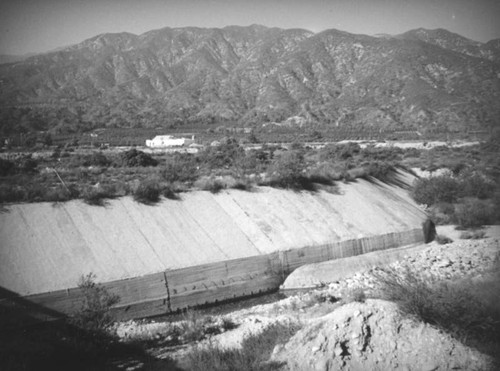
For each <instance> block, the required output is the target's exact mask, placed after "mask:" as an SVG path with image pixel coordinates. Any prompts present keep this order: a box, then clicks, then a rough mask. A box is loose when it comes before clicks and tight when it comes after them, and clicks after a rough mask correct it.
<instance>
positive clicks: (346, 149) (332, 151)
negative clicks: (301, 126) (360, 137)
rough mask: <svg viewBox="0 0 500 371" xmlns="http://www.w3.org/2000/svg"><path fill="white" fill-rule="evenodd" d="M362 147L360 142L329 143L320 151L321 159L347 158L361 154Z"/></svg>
mask: <svg viewBox="0 0 500 371" xmlns="http://www.w3.org/2000/svg"><path fill="white" fill-rule="evenodd" d="M360 151H361V147H360V146H359V144H358V143H353V142H348V143H345V144H328V145H326V146H325V147H324V148H322V149H321V151H320V159H321V160H323V161H325V160H330V161H331V160H346V159H348V158H352V157H354V156H355V155H357V154H359V153H360Z"/></svg>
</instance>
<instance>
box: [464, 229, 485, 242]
mask: <svg viewBox="0 0 500 371" xmlns="http://www.w3.org/2000/svg"><path fill="white" fill-rule="evenodd" d="M485 237H486V232H485V231H482V230H475V231H463V232H462V233H460V238H461V239H463V240H480V239H482V238H485Z"/></svg>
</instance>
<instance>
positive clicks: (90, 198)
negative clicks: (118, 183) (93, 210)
mask: <svg viewBox="0 0 500 371" xmlns="http://www.w3.org/2000/svg"><path fill="white" fill-rule="evenodd" d="M81 197H82V199H83V201H84V202H85V203H87V204H89V205H97V206H104V205H105V200H106V199H112V198H115V197H116V189H115V187H113V186H101V185H99V186H97V187H95V186H94V187H89V188H86V189H84V190H83V192H82V193H81Z"/></svg>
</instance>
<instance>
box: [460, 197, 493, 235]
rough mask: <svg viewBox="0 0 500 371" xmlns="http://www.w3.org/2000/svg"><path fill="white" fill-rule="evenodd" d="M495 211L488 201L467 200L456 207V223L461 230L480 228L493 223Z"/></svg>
mask: <svg viewBox="0 0 500 371" xmlns="http://www.w3.org/2000/svg"><path fill="white" fill-rule="evenodd" d="M494 219H495V209H494V206H493V205H491V203H490V202H488V201H487V200H479V199H477V198H465V199H463V200H462V201H461V202H460V203H458V204H457V205H455V222H456V224H457V225H458V227H459V228H464V229H465V228H479V227H481V226H483V225H485V224H490V223H493V222H494Z"/></svg>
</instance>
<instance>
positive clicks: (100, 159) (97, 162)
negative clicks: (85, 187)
mask: <svg viewBox="0 0 500 371" xmlns="http://www.w3.org/2000/svg"><path fill="white" fill-rule="evenodd" d="M109 165H111V160H109V159H108V158H107V157H106V156H105V155H104V154H103V153H102V152H93V153H92V154H91V155H90V156H88V158H87V159H86V161H85V165H84V166H102V167H108V166H109Z"/></svg>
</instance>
